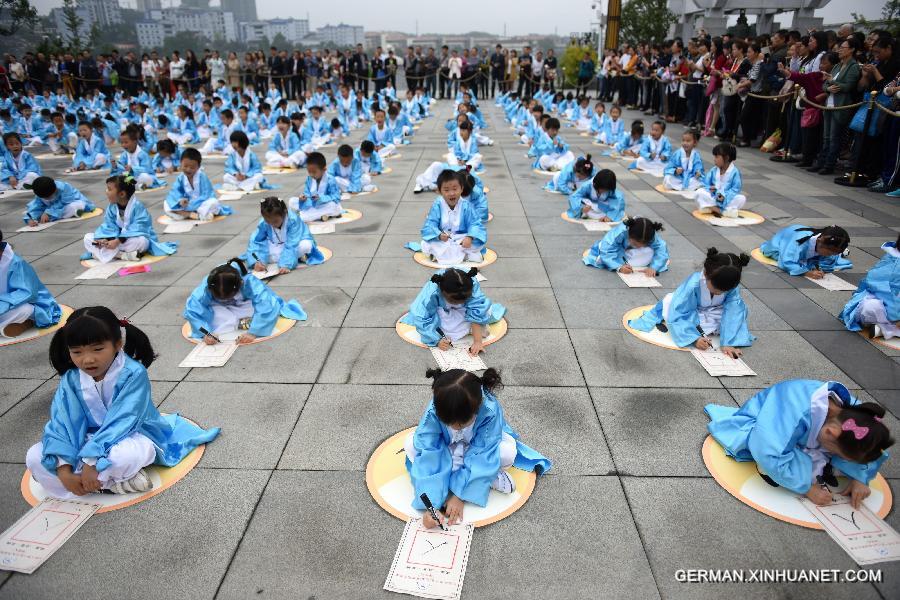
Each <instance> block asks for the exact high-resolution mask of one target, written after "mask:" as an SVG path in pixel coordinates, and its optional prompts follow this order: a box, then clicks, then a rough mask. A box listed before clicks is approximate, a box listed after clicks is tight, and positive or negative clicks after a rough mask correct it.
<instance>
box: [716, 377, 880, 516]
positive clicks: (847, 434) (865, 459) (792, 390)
mask: <svg viewBox="0 0 900 600" xmlns="http://www.w3.org/2000/svg"><path fill="white" fill-rule="evenodd" d="M706 413H707V414H708V415H709V417H710V422H709V425H708V426H707V428H708V429H709V432H710V434H712V436H713V437H714V438H715V439H716V441H717V442H719V443H720V444H721V445H722V447H723V448H724V449H725V453H726V454H728V455H729V456H731V457H732V458H734V459H735V460H737V461H740V462H746V461H755V462H756V465H757V468H758V469H759V472H760V474H762V475H763V476H764V479H765V480H766V482H767V483H769V484H770V485H774V486H776V487H777V486H780V487H783V488H785V489H788V490H790V491H792V492H794V493H795V494H803V495H805V496H806V497H807V498H809V499H810V500H812V501H813V502H815V503H816V504H819V505H825V504H828V503H830V502H831V501H832V495H831V491H830V490H829V489H828V488H827V487H826V486H825V483H826V482H828V480H832V481H831V483H830V484H829V485H832V486H836V485H837V481H836V480H835V478H834V473H833V471H834V470H837V471H840V472H841V473H842V474H844V475H846V476H847V477H848V478H849V479H850V485H849V486H848V487H847V489H845V490H844V491H843V492H842V494H843V495H845V496H850V504H851V505H852V506H853V508H857V509H858V508H859V506H860V504H861V503H862V501H863V500H865V499H866V498H867V497H868V496H869V494H871V490H870V489H869V485H868V484H869V482H870V481H872V479H874V478H875V476H876V475H877V474H878V469H879V468H881V465H882V463H884V461H885V460H887V458H888V453H887V452H886V450H887V448H889V447H890V446H891V445H892V444H893V443H894V440H893V438H891V434H890V432H889V431H888V429H887V426H886V425H885V424H884V421H883V420H882V418H883V417H884V408H882V407H881V406H879V405H878V404H876V403H874V402H863V403H860V401H859V400H857V399H856V398H854V397H853V396H852V395H851V394H850V391H849V390H848V389H847V387H846V386H844V384H842V383H838V382H837V381H816V380H812V379H793V380H788V381H782V382H780V383H777V384H775V385H773V386H771V387H769V388H766V389H764V390H762V391H761V392H759V393H757V394H755V395H754V396H752V397H751V398H750V399H749V400H747V401H746V402H744V404H743V406H741V407H740V408H736V407H734V406H719V405H716V404H707V405H706Z"/></svg>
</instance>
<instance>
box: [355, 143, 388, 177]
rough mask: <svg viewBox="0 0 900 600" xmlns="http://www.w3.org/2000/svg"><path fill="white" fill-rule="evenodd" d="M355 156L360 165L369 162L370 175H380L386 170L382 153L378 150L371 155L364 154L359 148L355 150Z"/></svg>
mask: <svg viewBox="0 0 900 600" xmlns="http://www.w3.org/2000/svg"><path fill="white" fill-rule="evenodd" d="M353 158H355V159H356V160H358V161H359V162H360V165H362V164H364V163H368V164H369V174H370V175H380V174H381V172H382V171H383V170H384V163H383V162H382V160H381V155H380V154H378V153H377V152H372V153H371V154H370V155H369V156H363V155H362V152H360V150H359V148H357V149H356V150H354V151H353Z"/></svg>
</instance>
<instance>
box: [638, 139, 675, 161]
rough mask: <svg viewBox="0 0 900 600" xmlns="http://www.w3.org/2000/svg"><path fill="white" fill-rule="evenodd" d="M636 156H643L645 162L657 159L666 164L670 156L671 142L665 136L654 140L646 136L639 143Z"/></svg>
mask: <svg viewBox="0 0 900 600" xmlns="http://www.w3.org/2000/svg"><path fill="white" fill-rule="evenodd" d="M638 155H640V156H643V157H644V158H645V159H647V160H656V159H659V160H660V161H662V162H667V161H668V160H669V157H670V156H672V142H671V141H669V138H668V137H666V136H662V137H661V138H659V139H658V140H654V139H653V138H652V137H651V136H649V135H648V136H646V137H645V138H644V141H643V142H641V149H640V150H638Z"/></svg>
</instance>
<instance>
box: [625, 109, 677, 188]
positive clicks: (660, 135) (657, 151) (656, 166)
mask: <svg viewBox="0 0 900 600" xmlns="http://www.w3.org/2000/svg"><path fill="white" fill-rule="evenodd" d="M665 132H666V123H665V121H654V122H653V124H652V125H650V135H649V137H646V138H644V141H643V143H642V144H641V148H640V150H638V157H637V160H635V161H634V162H633V163H632V164H631V166H630V167H629V168H631V169H640V170H642V171H646V172H647V173H649V174H650V175H653V176H655V177H662V176H663V171H664V170H665V168H666V164H668V162H669V157H670V156H672V142H671V141H669V138H668V137H666V135H665Z"/></svg>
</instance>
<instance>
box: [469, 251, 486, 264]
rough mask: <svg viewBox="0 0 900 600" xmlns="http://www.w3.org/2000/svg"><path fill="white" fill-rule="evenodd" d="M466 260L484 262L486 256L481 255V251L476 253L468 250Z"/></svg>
mask: <svg viewBox="0 0 900 600" xmlns="http://www.w3.org/2000/svg"><path fill="white" fill-rule="evenodd" d="M466 262H472V263H482V262H484V257H483V256H482V255H481V252H474V253H469V252H467V253H466Z"/></svg>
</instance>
